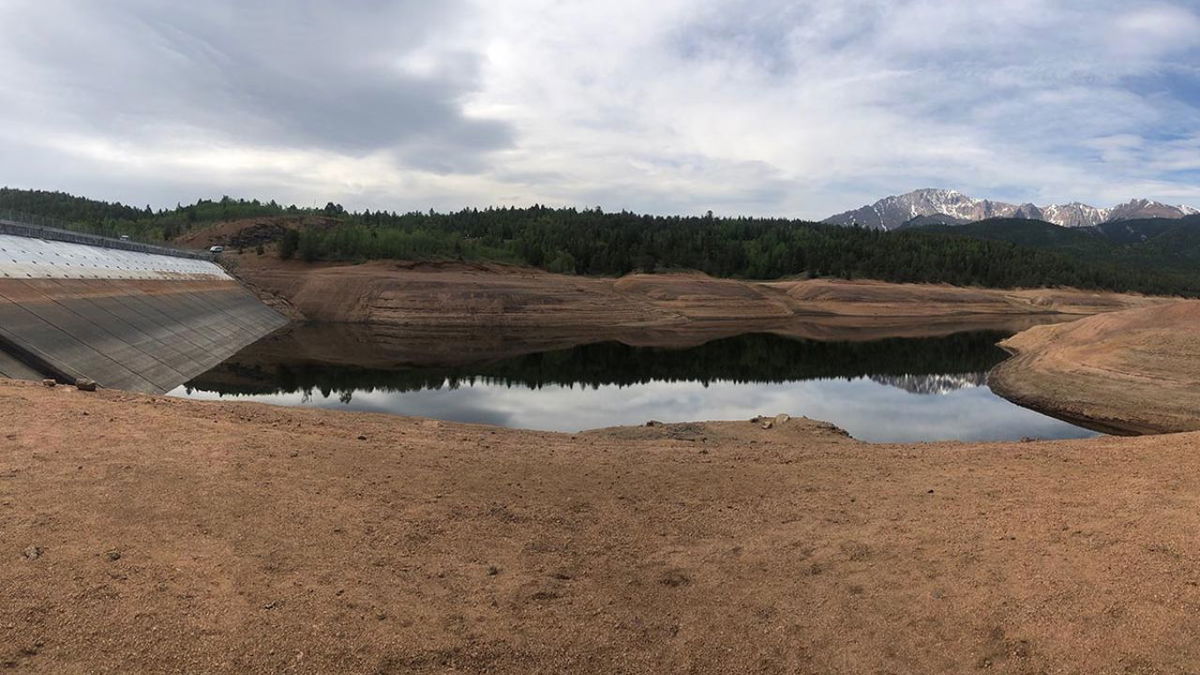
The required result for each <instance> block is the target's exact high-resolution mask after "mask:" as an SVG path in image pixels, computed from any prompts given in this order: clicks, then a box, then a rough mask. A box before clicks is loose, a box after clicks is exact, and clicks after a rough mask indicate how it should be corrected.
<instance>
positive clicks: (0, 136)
mask: <svg viewBox="0 0 1200 675" xmlns="http://www.w3.org/2000/svg"><path fill="white" fill-rule="evenodd" d="M1197 27H1200V19H1198V18H1197V15H1196V13H1195V12H1194V11H1192V10H1191V9H1189V8H1188V7H1187V6H1185V5H1183V4H1179V3H1175V4H1172V3H1164V2H1120V1H1118V0H1098V1H1097V2H1094V3H1087V7H1081V6H1080V4H1079V3H1067V2H1059V1H1054V0H997V1H994V2H987V3H963V2H957V1H954V0H894V1H886V0H804V1H799V2H791V1H785V0H730V1H721V0H698V1H697V0H661V1H659V2H654V3H646V2H641V1H633V0H613V1H609V2H582V1H581V2H569V3H563V2H554V1H552V0H510V1H506V2H503V3H484V2H476V3H474V4H470V5H469V4H466V0H463V2H451V3H436V4H435V3H425V2H416V1H403V2H400V1H392V2H389V1H385V0H373V1H372V2H369V3H363V4H354V5H347V4H346V3H336V2H332V1H330V2H310V3H305V4H304V5H303V8H302V9H297V8H296V7H295V5H294V4H293V3H283V2H281V1H277V2H269V3H265V4H264V3H256V4H254V5H252V6H246V5H243V4H242V3H234V2H231V1H214V2H206V3H202V4H198V5H196V4H193V5H188V6H182V8H181V7H176V6H167V5H162V4H160V3H153V2H148V1H139V0H117V1H115V2H112V3H104V4H103V6H98V5H94V4H92V3H85V2H82V1H81V0H75V1H72V0H45V1H42V2H36V3H35V2H33V1H32V0H10V1H9V2H8V3H6V4H5V5H4V6H2V7H0V73H2V74H0V86H3V91H4V93H5V99H6V105H5V106H4V107H3V108H0V152H3V153H5V154H6V155H11V156H17V153H20V156H21V157H22V158H23V159H24V161H21V162H5V163H3V164H0V183H8V184H12V185H23V186H30V187H48V188H62V189H69V190H72V191H76V192H83V193H88V194H93V195H95V196H99V197H108V198H120V199H124V200H126V201H132V202H136V203H142V202H145V201H154V202H155V203H157V204H162V205H173V204H174V203H175V202H176V201H188V200H190V199H194V198H195V197H198V196H201V195H209V194H212V195H215V194H219V193H225V192H228V193H230V194H237V195H246V196H251V197H260V198H276V199H280V200H287V201H296V202H298V203H304V204H307V203H313V202H317V203H324V202H325V201H327V200H330V199H332V200H336V201H341V202H343V203H345V204H346V205H348V206H351V207H369V208H373V209H374V208H391V209H396V210H406V209H410V208H412V209H424V208H428V207H430V206H434V207H437V208H455V207H458V206H460V205H461V206H467V205H475V206H479V205H486V204H489V203H518V204H522V203H533V202H541V203H548V204H575V205H579V206H591V205H601V206H603V207H604V208H606V209H620V208H628V209H631V210H636V211H652V212H691V213H695V212H701V211H704V210H707V209H710V208H711V209H713V210H714V211H717V212H718V213H747V214H760V215H765V214H772V215H786V216H800V217H810V218H820V217H823V216H825V215H828V214H829V213H832V212H835V211H841V210H844V209H846V208H850V207H853V206H857V205H859V204H861V203H864V202H866V201H872V200H874V199H875V198H877V197H880V196H882V195H883V194H888V193H894V192H901V191H905V190H908V189H911V188H914V187H920V186H927V185H945V186H949V187H958V188H960V189H963V190H967V191H970V192H975V193H979V194H981V195H985V196H992V197H1001V198H1010V199H1020V200H1032V201H1066V200H1074V199H1080V200H1085V201H1097V202H1110V201H1116V200H1120V199H1125V198H1127V197H1130V196H1134V195H1138V196H1143V195H1144V196H1147V197H1152V198H1164V199H1165V198H1171V199H1174V200H1176V201H1179V200H1189V199H1190V200H1193V201H1197V202H1200V188H1196V187H1193V186H1194V184H1195V181H1194V180H1192V179H1189V178H1187V177H1186V176H1184V177H1181V176H1180V175H1177V174H1179V172H1187V171H1194V170H1195V169H1196V166H1195V162H1194V161H1193V160H1191V159H1190V156H1194V150H1195V147H1196V146H1195V143H1196V142H1195V138H1197V137H1198V136H1200V115H1198V114H1197V110H1196V107H1195V106H1196V103H1197V100H1198V99H1200V77H1198V75H1197V72H1196V69H1195V68H1194V67H1193V66H1191V65H1189V64H1191V63H1192V62H1194V61H1195V56H1197V50H1198V47H1200V42H1198V39H1200V38H1198V36H1200V31H1197V30H1196V29H1197Z"/></svg>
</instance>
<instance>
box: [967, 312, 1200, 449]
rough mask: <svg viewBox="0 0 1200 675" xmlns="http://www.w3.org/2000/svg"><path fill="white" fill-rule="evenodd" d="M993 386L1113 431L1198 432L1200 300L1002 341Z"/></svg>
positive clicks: (1018, 399)
mask: <svg viewBox="0 0 1200 675" xmlns="http://www.w3.org/2000/svg"><path fill="white" fill-rule="evenodd" d="M1001 346H1003V347H1005V348H1006V349H1008V350H1009V351H1012V352H1014V353H1015V354H1016V357H1015V358H1012V359H1009V360H1008V361H1006V362H1004V363H1003V364H1001V365H1000V366H999V367H997V368H996V369H995V370H993V371H992V374H991V380H990V382H991V384H992V388H993V389H995V390H996V391H997V392H998V393H1000V394H1001V395H1003V396H1005V397H1007V398H1009V399H1011V400H1013V401H1015V402H1017V403H1020V404H1022V405H1026V406H1028V407H1032V408H1037V409H1040V410H1044V411H1046V412H1049V413H1051V414H1054V415H1057V416H1059V417H1064V418H1066V419H1070V420H1073V421H1079V422H1082V423H1085V424H1087V425H1089V426H1092V427H1095V428H1099V429H1101V430H1105V431H1109V432H1113V433H1122V432H1123V433H1162V432H1175V431H1195V430H1200V301H1183V302H1176V303H1173V304H1169V305H1161V306H1156V307H1149V308H1143V309H1136V310H1128V311H1124V312H1115V313H1111V314H1103V315H1099V316H1094V317H1089V318H1086V319H1082V320H1080V321H1077V322H1074V323H1067V324H1062V325H1057V326H1039V327H1035V328H1031V329H1030V330H1028V331H1025V332H1022V333H1019V334H1018V335H1015V336H1013V337H1012V338H1010V339H1009V340H1006V341H1005V342H1003V343H1001Z"/></svg>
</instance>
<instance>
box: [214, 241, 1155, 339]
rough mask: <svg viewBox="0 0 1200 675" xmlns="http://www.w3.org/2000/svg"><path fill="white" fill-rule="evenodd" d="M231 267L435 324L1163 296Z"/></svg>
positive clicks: (703, 325) (265, 281) (534, 323)
mask: <svg viewBox="0 0 1200 675" xmlns="http://www.w3.org/2000/svg"><path fill="white" fill-rule="evenodd" d="M241 261H244V264H239V265H238V268H237V270H238V274H239V276H241V277H243V278H244V279H246V280H247V281H249V282H251V283H252V284H253V285H254V286H255V287H256V288H258V289H261V290H262V291H264V292H267V293H272V294H277V295H278V296H280V297H283V298H285V299H287V300H288V301H290V302H291V303H292V305H294V306H295V308H296V309H297V310H299V311H300V312H301V313H303V315H304V316H305V317H307V318H308V319H310V320H313V321H321V322H334V323H366V324H372V325H390V326H408V327H414V326H437V327H440V328H444V327H451V326H460V327H488V328H498V327H499V328H534V329H542V330H546V329H562V328H568V329H572V330H579V331H583V332H585V333H591V332H595V331H602V332H603V331H612V330H614V329H642V330H644V329H662V330H680V329H688V330H692V329H713V328H717V329H722V328H728V327H730V326H736V327H739V328H740V329H741V330H748V329H764V328H772V329H776V328H781V327H782V328H785V329H786V328H787V326H788V324H794V323H795V322H796V321H797V320H801V321H809V322H812V321H818V320H819V321H825V320H828V319H830V318H841V319H853V320H854V322H856V325H859V326H861V327H869V326H874V325H876V324H877V322H878V321H879V320H880V319H881V318H883V319H895V318H898V317H899V318H905V317H907V318H911V319H914V320H916V322H917V323H919V324H921V325H927V324H929V322H930V320H931V319H936V320H938V321H944V320H949V319H954V320H957V319H959V318H963V317H1008V318H1012V317H1022V316H1052V315H1062V314H1070V315H1086V314H1095V313H1097V312H1108V311H1114V310H1119V309H1127V308H1130V307H1138V306H1143V305H1147V304H1154V303H1159V302H1162V299H1159V298H1148V297H1144V296H1138V295H1128V294H1117V293H1096V292H1089V291H1078V290H1071V289H1036V290H999V289H982V288H958V287H953V286H946V285H933V284H889V283H883V282H877V281H833V280H822V279H815V280H793V281H779V282H755V281H743V280H735V279H716V278H713V277H709V276H707V275H704V274H699V273H672V274H652V275H648V274H632V275H628V276H625V277H621V278H619V279H616V278H609V277H584V276H574V275H561V274H551V273H548V272H543V271H540V270H535V269H529V268H521V267H513V266H507V265H493V264H478V265H472V264H465V263H414V262H394V261H392V262H385V261H376V262H369V263H364V264H360V265H328V264H317V265H306V264H303V263H299V262H287V263H283V262H280V261H278V260H275V259H273V258H269V257H265V256H264V257H260V256H243V257H241V258H239V262H241Z"/></svg>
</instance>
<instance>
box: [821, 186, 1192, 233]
mask: <svg viewBox="0 0 1200 675" xmlns="http://www.w3.org/2000/svg"><path fill="white" fill-rule="evenodd" d="M1197 213H1200V211H1197V210H1196V209H1194V208H1192V207H1190V206H1171V205H1168V204H1163V203H1160V202H1155V201H1151V200H1148V199H1133V200H1130V201H1128V202H1126V203H1124V204H1120V205H1117V206H1115V207H1113V208H1111V209H1105V208H1097V207H1095V206H1091V205H1088V204H1083V203H1081V202H1071V203H1069V204H1051V205H1049V206H1045V207H1040V206H1037V205H1035V204H1028V203H1027V204H1020V205H1017V204H1009V203H1006V202H994V201H991V200H988V199H977V198H974V197H970V196H968V195H965V194H963V193H961V192H959V191H958V190H941V189H936V188H923V189H920V190H914V191H912V192H909V193H907V194H903V195H893V196H891V197H884V198H883V199H880V200H879V201H877V202H875V203H874V204H869V205H867V206H863V207H861V208H858V209H855V210H853V211H846V212H845V213H839V214H837V215H835V216H831V217H829V218H826V219H825V222H827V223H834V224H837V225H861V226H863V227H870V228H875V229H882V230H894V229H896V228H899V227H901V226H903V225H905V224H907V223H909V222H910V221H913V222H916V223H921V224H925V223H928V222H942V223H948V224H952V223H964V222H972V221H977V220H986V219H988V218H1026V219H1032V220H1045V221H1047V222H1050V223H1054V224H1055V225H1061V226H1063V227H1090V226H1093V225H1099V224H1101V223H1107V222H1112V221H1117V220H1133V219H1137V218H1182V217H1184V216H1189V215H1194V214H1197Z"/></svg>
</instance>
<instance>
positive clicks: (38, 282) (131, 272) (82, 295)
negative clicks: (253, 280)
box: [0, 219, 287, 394]
mask: <svg viewBox="0 0 1200 675" xmlns="http://www.w3.org/2000/svg"><path fill="white" fill-rule="evenodd" d="M286 324H287V319H285V318H284V317H283V316H282V315H280V314H279V313H278V312H276V311H275V310H273V309H271V308H269V307H267V306H266V305H264V304H263V303H262V302H261V301H259V299H258V298H257V297H256V296H255V295H254V294H253V293H251V292H250V291H248V290H247V289H246V288H245V287H243V286H242V285H241V284H240V283H239V282H238V281H237V280H236V279H234V278H233V277H232V276H230V275H229V274H228V273H226V272H225V270H224V269H222V268H221V267H220V266H219V265H217V264H216V263H215V262H213V260H212V259H211V256H209V255H208V254H204V253H198V252H192V251H181V250H175V249H169V248H166V247H157V246H151V245H148V244H141V243H138V242H131V241H125V240H116V239H107V238H104V237H97V236H93V235H86V234H80V233H76V232H69V231H65V230H58V229H52V228H45V227H39V226H33V225H28V224H25V223H22V222H17V221H13V220H4V219H0V376H3V377H9V378H16V379H39V380H40V379H43V378H53V379H56V380H58V381H60V382H66V383H74V382H75V381H76V380H78V379H80V378H87V379H91V380H94V381H95V382H96V383H97V384H98V385H100V386H102V387H106V388H111V389H124V390H129V391H138V392H144V393H156V394H161V393H165V392H167V391H170V390H172V389H174V388H176V387H178V386H179V385H181V384H183V383H184V382H187V381H188V380H190V379H192V378H193V377H195V376H197V375H199V374H201V373H203V372H205V371H207V370H209V369H211V368H212V367H214V366H216V365H217V364H219V363H221V362H222V361H224V360H225V359H227V358H229V357H230V356H232V355H233V354H234V353H236V352H237V351H238V350H240V349H242V348H243V347H245V346H247V345H249V344H251V343H253V342H255V341H257V340H258V339H259V338H261V337H263V336H265V335H267V334H269V333H271V332H273V331H274V330H276V329H278V328H281V327H282V326H284V325H286Z"/></svg>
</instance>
